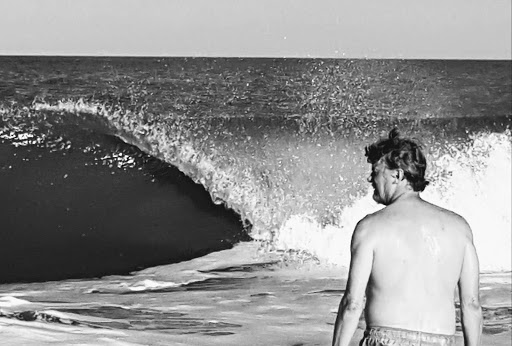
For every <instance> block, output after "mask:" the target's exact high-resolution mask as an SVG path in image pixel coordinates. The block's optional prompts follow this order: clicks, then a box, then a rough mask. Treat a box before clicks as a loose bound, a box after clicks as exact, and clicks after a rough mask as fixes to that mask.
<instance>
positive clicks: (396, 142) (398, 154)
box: [365, 128, 429, 191]
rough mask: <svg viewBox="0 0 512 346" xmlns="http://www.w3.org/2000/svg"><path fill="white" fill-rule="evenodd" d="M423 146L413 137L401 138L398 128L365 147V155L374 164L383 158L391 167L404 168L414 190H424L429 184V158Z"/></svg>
mask: <svg viewBox="0 0 512 346" xmlns="http://www.w3.org/2000/svg"><path fill="white" fill-rule="evenodd" d="M421 150H422V146H421V144H420V143H418V142H417V141H415V140H413V139H409V138H401V137H400V133H399V132H398V129H396V128H394V129H392V130H391V131H390V132H389V136H388V138H387V139H381V140H379V141H377V142H375V143H373V144H371V145H369V146H367V147H365V156H366V157H367V161H368V163H371V164H372V165H373V164H375V163H377V162H378V161H380V160H381V159H382V160H383V162H384V163H385V164H386V166H387V167H388V168H389V169H399V168H400V169H402V170H403V171H404V175H405V178H406V179H407V181H408V182H409V183H410V185H411V187H412V189H413V190H414V191H423V190H425V187H427V185H428V184H429V181H427V180H426V179H425V171H426V169H427V160H426V159H425V155H423V152H422V151H421Z"/></svg>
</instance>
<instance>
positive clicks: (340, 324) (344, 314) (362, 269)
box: [332, 219, 373, 346]
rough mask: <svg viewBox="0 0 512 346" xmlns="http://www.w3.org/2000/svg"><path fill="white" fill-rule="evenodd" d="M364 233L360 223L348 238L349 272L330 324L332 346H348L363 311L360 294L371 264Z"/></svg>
mask: <svg viewBox="0 0 512 346" xmlns="http://www.w3.org/2000/svg"><path fill="white" fill-rule="evenodd" d="M368 233H369V230H368V222H367V221H365V219H363V220H361V221H360V222H359V223H358V224H357V226H356V229H355V230H354V234H353V235H352V242H351V259H350V270H349V274H348V281H347V287H346V289H345V294H344V295H343V298H342V299H341V303H340V307H339V310H338V316H337V317H336V322H335V324H334V337H333V341H332V345H333V346H348V344H349V343H350V340H351V339H352V337H353V335H354V332H355V331H356V328H357V325H358V323H359V318H360V317H361V313H362V311H363V309H364V294H365V291H366V285H367V284H368V279H369V277H370V273H371V270H372V263H373V244H372V242H371V241H370V239H369V237H368Z"/></svg>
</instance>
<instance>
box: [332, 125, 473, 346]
mask: <svg viewBox="0 0 512 346" xmlns="http://www.w3.org/2000/svg"><path fill="white" fill-rule="evenodd" d="M366 157H367V158H368V162H369V163H371V164H372V173H371V176H370V178H369V181H370V182H371V183H372V185H373V188H374V190H375V191H374V195H373V199H374V200H375V201H376V202H377V203H381V204H383V205H385V206H386V207H385V208H384V209H382V210H380V211H378V212H376V213H374V214H371V215H368V216H366V217H365V218H363V219H362V220H361V221H359V223H358V225H357V226H356V229H355V231H354V234H353V236H352V244H351V263H350V271H349V275H348V281H347V287H346V290H345V294H344V296H343V299H342V300H341V303H340V307H339V311H338V316H337V318H336V322H335V328H334V338H333V345H334V346H347V345H349V343H350V340H351V338H352V336H353V334H354V332H355V330H356V328H357V324H358V321H359V318H360V316H361V312H362V310H363V307H364V306H365V302H364V300H365V294H366V307H365V308H364V309H365V319H366V325H367V329H366V331H365V333H364V338H363V340H361V343H360V345H361V346H379V345H423V346H427V345H428V346H434V345H455V337H454V334H455V307H454V294H455V292H456V287H457V286H458V290H459V298H460V306H461V316H462V327H463V334H464V341H465V345H466V346H473V345H480V336H481V332H482V312H481V307H480V302H479V292H478V290H479V265H478V258H477V255H476V251H475V247H474V245H473V236H472V232H471V229H470V227H469V225H468V224H467V222H466V221H465V220H464V219H463V218H462V217H461V216H459V215H457V214H455V213H453V212H450V211H448V210H446V209H443V208H440V207H438V206H435V205H433V204H430V203H428V202H426V201H424V200H422V199H421V198H420V195H419V193H420V192H421V191H423V190H424V189H425V187H426V186H427V185H428V181H426V180H425V169H426V160H425V156H424V155H423V153H422V152H421V147H420V146H419V144H417V143H416V142H414V141H413V140H410V139H405V138H401V137H400V136H399V133H398V131H397V130H396V129H394V130H392V131H391V132H390V133H389V138H388V139H382V140H380V141H378V142H376V143H374V144H372V145H370V146H368V147H366Z"/></svg>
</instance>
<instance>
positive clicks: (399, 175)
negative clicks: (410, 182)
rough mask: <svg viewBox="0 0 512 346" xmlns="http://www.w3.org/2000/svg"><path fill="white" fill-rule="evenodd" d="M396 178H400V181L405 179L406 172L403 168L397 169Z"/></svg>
mask: <svg viewBox="0 0 512 346" xmlns="http://www.w3.org/2000/svg"><path fill="white" fill-rule="evenodd" d="M395 178H396V179H397V180H398V181H402V180H404V179H405V173H404V170H403V169H401V168H398V169H397V170H396V173H395Z"/></svg>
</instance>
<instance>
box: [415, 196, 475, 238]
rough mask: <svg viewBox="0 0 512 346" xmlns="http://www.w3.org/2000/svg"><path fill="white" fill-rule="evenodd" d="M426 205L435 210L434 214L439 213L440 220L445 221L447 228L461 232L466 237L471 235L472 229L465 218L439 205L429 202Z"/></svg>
mask: <svg viewBox="0 0 512 346" xmlns="http://www.w3.org/2000/svg"><path fill="white" fill-rule="evenodd" d="M425 203H428V204H429V205H430V206H431V208H433V209H434V213H437V214H438V215H439V216H441V217H440V218H439V219H441V220H442V221H443V223H444V224H445V226H447V227H450V228H451V229H455V230H459V231H461V232H462V233H463V234H465V235H471V228H470V226H469V224H468V222H467V221H466V219H465V218H464V217H463V216H461V215H459V214H457V213H456V212H454V211H452V210H449V209H446V208H443V207H440V206H438V205H435V204H431V203H429V202H425Z"/></svg>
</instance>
